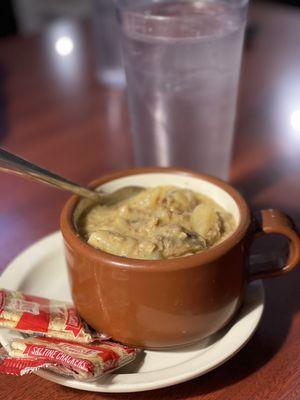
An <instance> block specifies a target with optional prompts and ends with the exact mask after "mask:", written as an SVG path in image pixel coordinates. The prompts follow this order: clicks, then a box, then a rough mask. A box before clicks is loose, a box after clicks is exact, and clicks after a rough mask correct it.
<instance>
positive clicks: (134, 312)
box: [61, 168, 300, 348]
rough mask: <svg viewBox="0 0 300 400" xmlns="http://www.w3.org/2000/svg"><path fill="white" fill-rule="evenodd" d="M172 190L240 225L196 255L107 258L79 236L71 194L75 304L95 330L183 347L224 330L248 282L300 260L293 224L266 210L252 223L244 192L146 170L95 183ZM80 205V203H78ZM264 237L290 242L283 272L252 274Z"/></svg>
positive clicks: (65, 230) (68, 237)
mask: <svg viewBox="0 0 300 400" xmlns="http://www.w3.org/2000/svg"><path fill="white" fill-rule="evenodd" d="M131 185H135V186H136V185H137V186H143V187H150V186H158V185H175V186H178V187H184V188H189V189H192V190H194V191H196V192H200V193H203V194H205V195H207V196H210V197H211V198H212V199H213V200H215V201H216V202H217V203H218V204H220V205H221V206H222V207H223V208H224V209H225V210H227V211H229V212H231V213H232V215H233V216H234V219H235V221H236V228H235V230H234V231H233V232H232V234H231V235H230V236H229V237H227V238H226V239H225V240H224V241H223V242H221V243H220V244H218V245H216V246H215V247H212V248H210V249H208V250H205V251H203V252H201V253H198V254H194V255H191V256H186V257H181V258H175V259H168V260H154V261H153V260H138V259H130V258H125V257H119V256H115V255H112V254H108V253H105V252H103V251H100V250H96V249H95V248H93V247H91V246H90V245H88V244H87V243H86V242H85V241H84V240H83V239H82V238H81V237H80V236H79V235H78V233H77V231H76V218H77V217H78V215H79V214H80V212H81V209H82V208H84V207H83V206H82V201H80V199H79V198H78V197H77V196H72V197H71V198H70V199H69V201H68V202H67V203H66V205H65V207H64V209H63V211H62V215H61V230H62V234H63V237H64V243H65V251H66V260H67V265H68V272H69V279H70V285H71V291H72V297H73V301H74V303H75V305H76V307H77V309H78V311H79V313H80V315H81V316H82V317H83V318H84V319H85V320H86V321H87V322H88V323H89V324H90V325H91V326H92V327H94V328H95V329H96V330H98V331H102V332H105V333H107V334H109V335H111V336H112V337H113V338H114V339H116V340H118V341H120V342H123V343H126V344H129V345H133V346H138V347H143V348H163V347H169V346H177V345H185V344H189V343H193V342H195V341H198V340H200V339H203V338H205V337H207V336H209V335H211V334H213V333H215V332H216V331H218V330H219V329H220V328H222V327H223V326H224V325H226V324H227V323H228V322H229V321H230V320H231V319H232V317H233V316H234V315H235V313H236V311H237V310H238V309H239V306H240V305H241V303H242V301H243V296H244V292H245V287H246V285H247V283H248V282H249V281H251V280H255V279H261V278H262V279H264V278H269V277H273V276H278V275H281V274H284V273H286V272H288V271H290V270H292V269H293V268H294V267H295V266H296V264H297V263H298V261H299V257H300V241H299V238H298V235H297V233H296V232H295V230H294V229H293V225H292V223H291V222H290V219H289V218H288V217H286V216H285V214H283V213H282V212H280V211H277V210H272V209H269V210H263V211H261V213H260V218H258V219H257V220H256V221H255V222H254V220H253V219H252V217H251V215H250V211H249V207H248V205H247V203H246V202H245V200H244V199H243V198H242V197H241V195H240V194H239V193H238V192H237V191H236V190H235V189H234V188H233V187H231V186H230V185H228V184H227V183H225V182H223V181H221V180H219V179H216V178H213V177H210V176H207V175H203V174H198V173H195V172H191V171H187V170H181V169H164V168H143V169H133V170H128V171H123V172H119V173H115V174H112V175H108V176H104V177H102V178H100V179H98V180H96V181H94V182H93V183H92V184H91V185H90V186H91V187H93V188H99V189H100V188H101V190H103V191H105V192H110V191H115V190H117V189H119V188H121V187H124V186H131ZM79 203H80V205H78V204H79ZM261 233H277V234H281V235H284V236H286V237H287V238H288V239H289V243H290V245H289V256H288V260H287V263H286V265H285V266H284V267H283V268H281V269H276V270H268V271H263V272H259V273H255V274H252V273H251V271H249V268H248V257H249V248H250V245H251V243H252V242H253V240H254V238H255V237H256V236H257V235H259V234H261Z"/></svg>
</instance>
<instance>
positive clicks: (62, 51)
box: [55, 36, 74, 57]
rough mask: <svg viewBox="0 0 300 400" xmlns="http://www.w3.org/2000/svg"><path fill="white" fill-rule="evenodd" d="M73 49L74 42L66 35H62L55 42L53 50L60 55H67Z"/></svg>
mask: <svg viewBox="0 0 300 400" xmlns="http://www.w3.org/2000/svg"><path fill="white" fill-rule="evenodd" d="M73 49H74V43H73V40H72V39H71V38H69V37H68V36H62V37H60V38H59V39H57V41H56V42H55V50H56V52H57V53H58V54H59V55H60V56H63V57H64V56H68V55H69V54H71V53H72V51H73Z"/></svg>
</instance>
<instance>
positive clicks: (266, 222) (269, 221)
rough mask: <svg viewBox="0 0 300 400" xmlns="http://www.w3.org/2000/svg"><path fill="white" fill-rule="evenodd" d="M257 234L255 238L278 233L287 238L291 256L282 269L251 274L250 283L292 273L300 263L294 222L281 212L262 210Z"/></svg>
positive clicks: (298, 244) (299, 239) (297, 237)
mask: <svg viewBox="0 0 300 400" xmlns="http://www.w3.org/2000/svg"><path fill="white" fill-rule="evenodd" d="M255 223H256V232H255V235H254V240H255V238H257V237H259V236H261V235H263V234H267V233H277V234H279V235H283V236H285V237H286V238H287V239H288V240H289V255H288V259H287V262H286V264H285V265H284V266H283V267H282V268H279V269H278V268H276V269H274V268H273V269H270V270H263V271H259V272H254V273H250V275H249V278H248V279H249V281H254V280H256V279H266V278H273V277H275V276H280V275H283V274H286V273H287V272H290V271H291V270H292V269H294V268H295V267H296V265H297V264H298V262H299V261H300V238H299V235H298V233H297V231H296V228H295V225H294V223H293V222H292V220H291V219H290V218H289V217H288V216H287V215H286V214H284V213H283V212H282V211H279V210H273V209H268V210H261V211H260V214H259V215H258V217H256V218H255Z"/></svg>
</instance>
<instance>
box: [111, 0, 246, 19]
mask: <svg viewBox="0 0 300 400" xmlns="http://www.w3.org/2000/svg"><path fill="white" fill-rule="evenodd" d="M114 3H115V6H116V9H117V11H119V12H120V13H122V12H124V11H125V12H126V11H128V12H130V14H131V16H132V17H136V18H137V19H140V20H145V21H151V20H153V21H176V20H181V21H182V20H193V19H197V18H198V17H199V16H203V14H201V12H200V8H199V13H198V12H197V13H190V14H183V15H156V14H140V13H139V11H140V10H141V9H143V7H144V6H146V4H145V3H144V4H139V5H138V3H137V6H136V7H135V6H133V5H131V4H125V2H124V0H114ZM160 3H165V4H171V3H203V4H204V3H212V4H220V5H222V4H225V5H226V7H228V9H232V10H238V9H240V8H243V7H247V6H248V4H249V0H233V1H232V0H229V1H228V0H227V1H226V0H167V1H165V0H152V1H151V0H149V4H152V5H158V4H160ZM215 11H218V10H215ZM220 12H221V10H220ZM215 15H218V12H216V14H215Z"/></svg>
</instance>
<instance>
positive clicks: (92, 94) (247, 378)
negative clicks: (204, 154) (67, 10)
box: [0, 2, 300, 400]
mask: <svg viewBox="0 0 300 400" xmlns="http://www.w3.org/2000/svg"><path fill="white" fill-rule="evenodd" d="M250 15H251V17H250V21H251V23H252V24H253V26H254V28H255V29H254V33H255V34H254V36H253V41H252V42H251V43H250V44H249V45H248V46H247V49H246V51H245V56H244V67H243V73H242V86H241V96H240V102H239V115H238V123H237V129H236V131H237V134H236V143H235V153H234V160H233V168H232V182H233V183H234V184H235V186H236V187H237V188H239V189H240V190H241V191H242V192H243V194H244V195H245V196H246V197H247V198H248V200H249V201H250V203H251V204H252V205H253V206H254V207H255V208H260V207H265V206H271V205H272V206H273V207H277V208H281V209H283V210H285V211H286V212H288V213H289V214H290V215H291V216H292V217H293V218H294V219H295V221H296V222H298V223H300V201H299V200H300V185H299V181H300V156H299V154H300V133H299V132H298V133H297V132H296V130H295V129H293V128H292V126H291V115H292V113H293V112H294V111H295V110H297V109H298V110H299V109H300V73H299V69H300V40H299V37H300V10H299V9H297V8H292V7H288V6H284V5H279V4H278V5H277V4H273V3H263V2H260V3H255V4H253V5H252V8H251V13H250ZM62 35H70V36H71V37H72V38H73V39H74V40H75V49H74V52H73V54H72V55H70V56H69V57H60V56H58V55H57V53H56V52H55V49H54V43H55V41H56V39H57V38H58V37H59V36H62ZM90 47H91V42H90V41H89V37H88V36H86V35H84V34H83V31H82V27H81V25H78V24H76V23H68V22H65V23H62V24H56V25H53V26H52V27H50V28H49V29H47V30H46V31H45V32H44V34H42V35H40V36H36V37H31V38H30V37H28V38H20V37H12V38H8V39H3V40H1V42H0V145H1V146H2V147H5V148H7V149H8V150H11V151H13V152H16V153H18V154H20V155H21V156H23V157H25V158H28V159H30V160H32V161H34V162H36V163H38V164H42V165H43V166H45V167H48V168H50V169H52V170H54V171H56V172H58V173H61V174H63V175H65V176H68V177H69V178H70V179H73V180H75V181H79V182H83V183H86V182H88V181H90V180H91V179H93V178H95V177H97V176H99V175H102V174H104V173H106V172H109V171H112V170H118V169H121V168H125V167H129V166H131V165H132V152H131V142H130V137H129V128H128V120H127V111H126V97H125V94H124V93H123V92H122V91H118V90H111V89H107V88H104V87H101V86H99V85H98V84H97V82H96V79H95V74H94V67H93V60H92V57H91V54H92V51H91V48H90ZM292 121H293V123H294V125H295V123H297V121H296V122H295V114H294V119H292ZM298 124H299V121H298ZM0 182H1V185H0V265H1V269H4V268H5V266H6V264H7V263H8V262H9V261H10V260H11V259H12V258H13V257H15V256H16V255H17V254H18V253H19V252H20V251H22V250H23V249H24V248H26V247H27V246H29V245H30V244H32V243H33V242H34V241H35V240H37V239H39V238H41V237H42V236H44V235H46V234H48V233H50V232H52V231H54V230H56V229H58V224H59V213H60V210H61V208H62V206H63V204H64V202H65V200H66V199H67V197H68V196H67V195H66V194H64V193H61V192H59V191H55V190H53V189H51V188H48V187H45V186H42V185H37V184H35V183H32V182H26V181H23V180H22V179H19V178H17V177H13V176H9V175H4V174H1V175H0ZM299 287H300V269H298V270H297V271H295V272H293V273H291V274H290V275H288V276H286V277H284V278H280V279H274V280H271V281H268V282H265V288H266V309H265V313H264V316H263V320H262V322H261V324H260V327H259V329H258V331H257V333H256V334H255V336H254V337H253V338H252V339H251V341H250V342H249V343H248V345H247V346H246V347H245V348H244V349H243V350H242V351H240V352H239V354H237V355H236V356H235V357H234V358H233V359H232V360H230V361H228V362H227V363H226V364H225V365H223V366H221V367H219V368H218V369H216V370H214V371H212V372H210V373H208V374H207V375H205V376H202V377H200V378H198V379H194V380H192V381H190V382H186V383H184V384H180V385H177V386H175V387H170V388H165V389H162V390H157V391H153V392H145V393H137V394H124V395H122V394H119V395H117V394H116V395H105V394H93V393H87V392H79V391H76V390H72V389H68V388H65V387H61V386H58V385H56V384H54V383H50V382H47V381H44V380H42V379H40V378H39V377H37V376H34V375H33V376H26V377H23V378H15V377H8V376H0V399H23V400H27V399H30V400H31V399H39V400H43V399H48V398H51V399H53V400H56V399H64V400H67V399H77V398H78V399H79V398H80V399H148V400H150V399H174V400H177V399H178V400H179V399H210V400H214V399H231V400H234V399H243V400H246V399H251V400H255V399H258V400H262V399H267V398H268V399H270V400H281V399H282V400H283V399H284V400H292V399H293V400H294V399H295V400H296V399H299V398H300V366H299V365H300V313H299V306H300V301H299V300H300V295H299V294H300V290H299Z"/></svg>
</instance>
